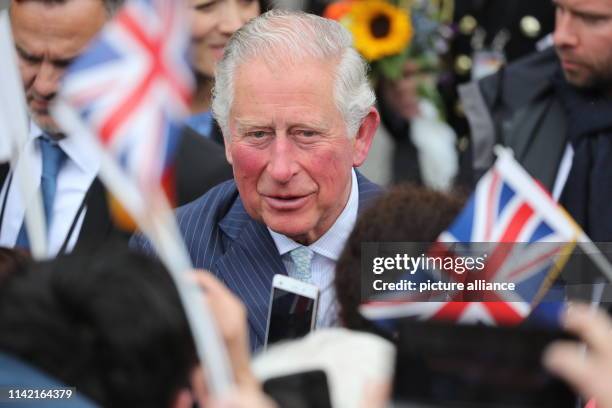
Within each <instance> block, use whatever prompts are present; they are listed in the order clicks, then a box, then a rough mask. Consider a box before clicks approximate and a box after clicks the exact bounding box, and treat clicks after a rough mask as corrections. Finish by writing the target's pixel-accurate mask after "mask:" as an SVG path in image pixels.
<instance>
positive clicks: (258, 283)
mask: <svg viewBox="0 0 612 408" xmlns="http://www.w3.org/2000/svg"><path fill="white" fill-rule="evenodd" d="M219 227H220V228H221V230H222V231H223V232H224V233H225V235H226V236H227V238H228V242H227V246H226V248H227V250H226V251H225V253H224V254H223V255H222V256H221V257H220V258H219V259H218V260H217V261H216V262H215V264H214V265H213V267H212V269H213V270H214V271H215V272H216V273H217V275H218V276H219V277H220V278H221V279H222V280H223V281H224V282H225V284H226V285H227V286H228V287H229V288H230V289H231V290H232V291H233V292H234V293H236V294H237V295H238V296H239V297H240V298H241V299H242V301H243V302H244V303H245V306H246V307H247V310H248V311H249V316H248V317H249V325H250V326H251V328H252V332H253V333H254V334H255V337H256V338H251V347H253V348H257V346H258V345H259V344H263V341H264V336H265V332H266V321H267V318H268V304H269V300H270V291H271V288H272V278H273V277H274V275H276V274H283V275H286V274H287V272H286V270H285V266H284V265H283V262H282V260H281V257H280V255H279V254H278V250H277V249H276V245H275V244H274V240H273V239H272V237H271V236H270V233H269V232H268V229H267V228H266V227H265V226H264V225H263V224H261V223H259V222H256V221H254V220H253V219H251V217H249V215H248V214H247V212H246V211H245V209H244V207H243V205H242V201H241V200H240V199H237V200H236V201H235V203H234V205H233V206H232V208H231V209H230V211H229V212H228V213H227V215H226V216H225V217H224V218H223V219H222V220H221V222H220V223H219Z"/></svg>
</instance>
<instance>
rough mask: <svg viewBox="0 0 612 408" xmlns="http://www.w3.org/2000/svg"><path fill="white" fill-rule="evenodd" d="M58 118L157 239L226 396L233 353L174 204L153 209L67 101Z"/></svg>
mask: <svg viewBox="0 0 612 408" xmlns="http://www.w3.org/2000/svg"><path fill="white" fill-rule="evenodd" d="M52 113H53V116H54V117H55V118H56V120H57V121H58V123H60V124H61V126H62V128H63V129H65V130H66V131H67V133H68V134H70V135H73V137H76V135H80V136H81V137H86V138H88V142H91V143H95V144H96V145H97V146H98V150H99V151H100V153H101V162H100V178H101V179H102V181H103V182H104V184H105V185H106V187H107V188H108V189H109V191H110V192H111V193H112V194H113V195H114V196H115V198H117V199H119V198H122V200H121V203H122V205H123V206H124V208H125V209H126V210H127V211H128V212H129V213H130V215H131V216H132V217H133V218H134V219H135V220H136V222H137V223H138V225H139V227H140V228H141V229H142V231H143V232H144V233H145V234H146V235H147V237H148V238H149V239H150V240H151V242H152V244H153V245H154V247H155V250H156V251H157V253H158V255H159V257H160V260H161V261H162V262H163V263H164V264H165V266H166V268H167V269H168V271H169V272H170V275H171V276H172V278H173V280H174V282H175V284H176V287H177V291H178V293H179V297H180V299H181V302H182V304H183V309H184V310H185V314H186V315H187V320H188V322H189V326H190V327H191V332H192V335H193V338H194V343H195V346H196V350H197V353H198V357H199V358H200V361H201V362H202V364H203V368H204V369H205V370H206V371H207V373H208V374H209V375H207V376H206V377H207V379H208V381H209V386H210V389H211V391H212V393H213V394H214V395H216V396H223V395H226V394H227V393H228V392H229V391H230V390H231V389H232V388H233V384H234V381H233V375H232V372H231V368H230V363H229V358H228V355H227V350H226V348H225V345H224V343H223V341H222V339H221V337H220V336H219V332H218V330H217V324H216V322H215V320H214V317H213V315H212V313H211V312H210V309H209V307H208V305H207V303H206V301H205V300H206V296H205V294H204V293H203V292H202V291H201V290H200V289H199V287H198V286H197V284H196V283H195V282H193V280H191V279H189V275H188V273H189V272H190V271H191V270H193V265H192V263H191V258H190V257H189V254H188V252H187V249H186V248H185V244H184V241H183V238H182V236H181V234H180V231H179V229H178V226H177V225H176V220H175V217H174V214H173V212H172V210H171V208H170V205H169V204H168V202H167V201H166V200H165V197H163V195H162V194H161V193H160V194H159V197H160V198H161V199H162V200H163V201H157V200H151V201H157V203H152V204H153V206H150V205H149V206H148V205H147V203H146V202H145V199H144V197H143V195H142V193H141V191H140V190H139V189H138V187H137V186H136V184H135V183H134V182H133V181H132V180H131V179H129V178H128V177H126V176H125V173H124V171H123V170H122V169H121V168H120V167H119V165H118V164H117V162H116V161H115V160H114V159H113V158H112V157H111V156H110V154H109V153H107V152H106V151H105V150H104V149H103V148H102V147H101V146H100V143H99V141H98V139H97V138H96V137H95V135H93V133H92V132H91V131H90V129H89V128H88V127H87V126H85V124H84V123H83V122H82V120H81V119H80V117H79V116H78V114H77V113H76V112H75V111H74V110H73V109H72V108H71V107H70V106H68V104H66V103H65V102H64V101H63V100H61V99H60V98H57V99H56V102H55V104H54V106H53V107H52ZM156 198H157V197H156Z"/></svg>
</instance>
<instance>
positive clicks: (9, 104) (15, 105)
mask: <svg viewBox="0 0 612 408" xmlns="http://www.w3.org/2000/svg"><path fill="white" fill-rule="evenodd" d="M0 55H2V56H3V57H4V58H3V60H4V61H5V62H4V63H2V64H0V77H1V78H2V85H1V88H2V92H0V116H1V117H0V119H1V120H4V123H6V125H7V126H6V127H7V130H8V132H9V134H8V135H6V136H7V137H9V138H10V139H9V140H10V141H11V143H10V147H11V160H10V163H11V168H12V169H13V171H15V170H16V169H17V163H18V162H19V166H20V167H19V174H21V177H15V180H14V181H15V182H16V183H17V188H18V191H19V192H20V194H21V200H22V202H23V207H24V209H25V213H24V223H25V227H26V231H27V232H28V240H29V242H30V253H31V254H32V257H33V258H34V259H45V258H47V256H48V254H47V229H46V224H45V215H44V210H43V204H42V196H41V192H40V189H36V188H35V185H36V183H33V180H34V177H33V176H32V171H31V169H32V167H33V166H32V163H30V161H31V160H30V159H29V156H28V155H27V154H20V152H23V149H24V148H25V145H26V142H27V140H28V115H27V113H26V110H25V107H26V101H25V96H24V94H23V85H22V83H21V75H20V74H19V70H18V69H17V59H16V57H15V47H14V45H13V35H12V33H11V28H10V23H9V17H8V10H6V9H2V10H0ZM6 194H8V191H7V192H6Z"/></svg>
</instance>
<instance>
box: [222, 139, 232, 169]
mask: <svg viewBox="0 0 612 408" xmlns="http://www.w3.org/2000/svg"><path fill="white" fill-rule="evenodd" d="M224 142H225V158H226V159H227V161H228V162H229V164H234V163H232V152H231V150H230V145H231V144H232V142H231V141H230V139H229V138H225V140H224Z"/></svg>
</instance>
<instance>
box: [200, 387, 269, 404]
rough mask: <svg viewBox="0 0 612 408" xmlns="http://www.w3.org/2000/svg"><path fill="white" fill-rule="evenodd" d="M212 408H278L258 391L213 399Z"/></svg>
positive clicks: (241, 392)
mask: <svg viewBox="0 0 612 408" xmlns="http://www.w3.org/2000/svg"><path fill="white" fill-rule="evenodd" d="M206 406H207V407H208V406H210V408H276V404H275V403H274V402H273V401H272V400H271V399H270V398H268V397H267V396H266V395H265V394H263V393H262V392H260V391H256V390H248V391H239V392H234V393H232V394H231V395H229V396H227V397H225V398H222V399H218V400H217V399H213V400H211V401H210V405H206Z"/></svg>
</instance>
